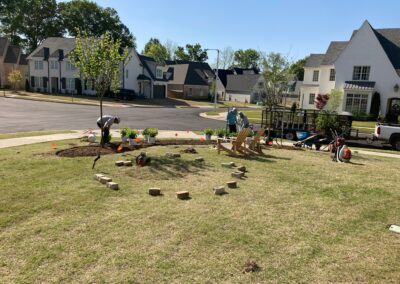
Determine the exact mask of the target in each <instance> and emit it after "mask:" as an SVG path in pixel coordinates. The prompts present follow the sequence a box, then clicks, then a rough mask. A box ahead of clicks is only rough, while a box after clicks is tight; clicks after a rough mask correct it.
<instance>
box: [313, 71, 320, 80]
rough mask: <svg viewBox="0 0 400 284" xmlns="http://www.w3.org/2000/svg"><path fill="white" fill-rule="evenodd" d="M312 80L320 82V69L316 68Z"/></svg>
mask: <svg viewBox="0 0 400 284" xmlns="http://www.w3.org/2000/svg"><path fill="white" fill-rule="evenodd" d="M312 80H313V82H318V80H319V70H314V72H313V77H312Z"/></svg>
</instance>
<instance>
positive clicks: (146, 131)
mask: <svg viewBox="0 0 400 284" xmlns="http://www.w3.org/2000/svg"><path fill="white" fill-rule="evenodd" d="M143 135H145V136H150V137H156V136H157V135H158V129H157V128H150V127H149V128H145V129H144V130H143Z"/></svg>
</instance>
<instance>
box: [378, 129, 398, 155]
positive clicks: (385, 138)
mask: <svg viewBox="0 0 400 284" xmlns="http://www.w3.org/2000/svg"><path fill="white" fill-rule="evenodd" d="M374 140H380V141H382V142H383V143H388V144H390V145H392V148H393V149H394V150H397V151H400V124H388V123H378V124H377V125H376V126H375V133H374Z"/></svg>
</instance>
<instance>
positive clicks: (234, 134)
mask: <svg viewBox="0 0 400 284" xmlns="http://www.w3.org/2000/svg"><path fill="white" fill-rule="evenodd" d="M226 136H228V137H229V138H231V137H236V136H237V133H236V132H231V133H228V134H227V135H226Z"/></svg>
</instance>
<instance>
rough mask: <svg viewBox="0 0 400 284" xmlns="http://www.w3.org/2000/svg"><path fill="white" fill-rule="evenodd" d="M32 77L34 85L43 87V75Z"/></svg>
mask: <svg viewBox="0 0 400 284" xmlns="http://www.w3.org/2000/svg"><path fill="white" fill-rule="evenodd" d="M33 79H34V80H35V83H34V84H35V86H36V87H37V88H43V77H33Z"/></svg>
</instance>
